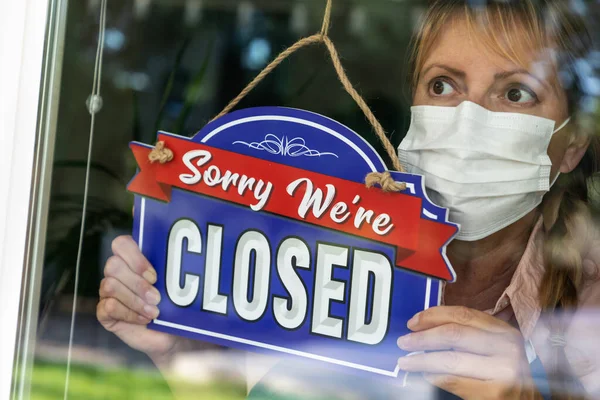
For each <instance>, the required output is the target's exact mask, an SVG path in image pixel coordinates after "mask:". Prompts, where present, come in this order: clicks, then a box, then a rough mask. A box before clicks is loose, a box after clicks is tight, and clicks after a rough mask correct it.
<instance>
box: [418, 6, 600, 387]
mask: <svg viewBox="0 0 600 400" xmlns="http://www.w3.org/2000/svg"><path fill="white" fill-rule="evenodd" d="M469 3H470V2H469V1H468V0H437V1H434V2H433V3H432V5H431V6H430V7H429V8H428V10H427V13H426V14H425V16H424V18H423V20H422V23H421V27H420V29H419V30H418V31H417V32H416V34H415V37H414V39H413V42H414V43H413V52H412V54H411V60H410V67H411V71H412V76H411V78H412V79H411V84H410V86H411V87H412V89H413V91H414V90H415V88H416V86H417V84H418V82H419V79H420V71H421V70H422V68H423V65H424V62H425V60H426V58H427V57H428V56H429V54H430V52H431V50H432V48H433V46H434V44H435V42H436V40H437V38H438V37H439V35H440V34H441V33H442V31H443V28H444V27H446V26H448V24H451V23H454V22H457V21H459V22H461V23H465V24H466V25H467V27H468V28H469V31H470V32H471V33H476V34H477V38H478V40H481V41H482V43H484V44H485V45H486V46H487V47H488V48H489V49H490V50H492V51H494V52H496V54H499V55H501V56H502V57H505V58H507V59H509V60H511V61H513V62H514V63H516V64H517V65H520V66H522V67H525V68H527V67H529V66H528V65H526V63H525V61H524V60H525V57H523V55H527V53H529V57H530V56H531V50H532V49H533V50H534V51H538V52H540V54H541V53H543V52H547V51H548V50H551V51H553V54H554V60H555V65H554V66H553V69H554V71H553V72H554V74H553V76H555V77H556V78H557V79H556V82H553V83H554V84H556V85H560V86H561V90H564V91H565V94H566V96H567V103H568V107H569V113H570V115H572V116H573V117H574V121H575V123H576V124H577V126H578V128H581V127H583V126H584V125H585V121H586V120H588V122H589V115H584V114H585V113H584V112H580V109H581V103H582V102H583V101H585V100H589V98H588V97H586V96H587V95H586V93H584V92H583V91H582V89H581V88H582V87H583V85H581V84H579V83H580V82H578V81H577V79H578V76H577V74H576V73H575V68H574V65H575V63H576V62H578V60H579V61H580V60H582V59H583V60H584V59H585V58H586V57H587V56H588V55H589V53H590V51H591V47H592V40H591V37H590V35H589V33H588V31H587V30H586V27H585V24H584V21H583V19H582V17H581V16H580V15H578V14H576V13H574V12H572V11H571V10H570V9H569V8H568V2H565V1H561V0H545V1H536V2H534V1H533V0H514V1H503V2H500V1H497V2H491V1H486V2H484V3H485V5H482V6H480V7H476V6H471V5H469ZM559 77H560V78H559ZM565 78H566V79H565ZM594 125H595V120H594V121H592V124H589V123H588V124H587V129H585V131H586V132H585V133H582V130H584V129H577V130H576V132H575V134H576V135H577V134H590V135H591V139H590V140H591V143H590V146H589V149H588V151H587V153H586V155H585V156H584V158H583V160H582V161H581V163H580V164H579V166H578V167H577V168H576V169H575V170H574V171H573V172H571V173H570V174H565V175H561V176H560V178H559V180H558V181H557V183H556V184H555V185H554V186H553V188H552V190H551V191H550V193H548V194H547V195H546V196H545V199H544V202H543V204H542V205H541V207H540V210H541V213H542V215H543V217H544V228H545V231H546V235H545V243H544V263H545V275H544V278H543V280H542V282H541V283H540V292H539V293H540V294H539V303H540V306H541V308H542V310H543V312H544V313H546V314H547V315H548V316H549V321H550V322H549V324H550V329H551V333H552V334H553V335H555V334H558V335H564V333H565V331H566V327H567V326H568V320H566V319H564V318H560V317H559V316H558V314H559V313H560V312H561V311H572V310H573V309H575V308H577V305H578V302H579V290H580V287H581V285H582V281H583V266H582V264H583V260H582V250H583V249H582V245H581V243H582V240H581V238H580V237H579V235H578V233H577V232H581V230H582V229H581V224H582V222H583V223H584V224H589V221H591V218H590V204H589V203H590V202H589V193H588V180H589V179H590V178H591V177H592V176H593V175H594V174H595V173H597V172H598V156H599V155H600V139H599V137H598V135H596V132H590V129H589V127H590V126H594ZM561 314H562V313H561ZM565 315H566V313H565ZM553 364H554V365H553V369H552V370H550V371H549V373H548V377H549V381H550V386H551V388H552V392H553V398H562V399H574V398H578V397H577V396H578V394H580V393H581V391H582V388H581V384H580V382H579V381H578V379H577V378H576V377H574V375H573V374H572V373H571V371H570V368H569V366H568V362H567V360H566V356H565V353H564V349H563V348H560V347H556V348H555V354H554V363H553Z"/></svg>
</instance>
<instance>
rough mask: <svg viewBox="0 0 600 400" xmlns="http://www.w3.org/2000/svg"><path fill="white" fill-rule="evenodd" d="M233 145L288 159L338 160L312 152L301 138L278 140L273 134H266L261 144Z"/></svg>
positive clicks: (335, 155)
mask: <svg viewBox="0 0 600 400" xmlns="http://www.w3.org/2000/svg"><path fill="white" fill-rule="evenodd" d="M233 144H243V145H245V146H248V147H249V148H251V149H254V150H260V151H266V152H269V153H271V154H279V155H282V156H288V157H302V156H304V157H321V156H333V157H335V158H339V157H338V156H337V154H334V153H329V152H324V153H321V152H319V151H317V150H312V149H310V148H308V146H306V141H305V140H304V139H303V138H300V137H296V138H293V139H289V138H288V137H287V136H284V137H282V138H279V137H277V136H275V135H273V134H268V135H267V136H265V139H264V140H263V141H262V142H252V143H247V142H242V141H236V142H233Z"/></svg>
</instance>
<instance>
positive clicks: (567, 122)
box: [552, 117, 571, 135]
mask: <svg viewBox="0 0 600 400" xmlns="http://www.w3.org/2000/svg"><path fill="white" fill-rule="evenodd" d="M569 122H571V117H569V118H567V119H566V120H565V122H563V123H562V124H561V125H560V126H559V127H558V128H557V129H555V130H554V132H552V134H553V135H554V134H555V133H556V132H558V131H560V130H562V129H563V128H564V127H565V126H567V125H568V124H569Z"/></svg>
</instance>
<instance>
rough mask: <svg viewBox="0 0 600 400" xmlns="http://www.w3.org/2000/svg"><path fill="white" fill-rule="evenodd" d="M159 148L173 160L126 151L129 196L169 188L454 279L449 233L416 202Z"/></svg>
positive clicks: (208, 150)
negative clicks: (369, 243)
mask: <svg viewBox="0 0 600 400" xmlns="http://www.w3.org/2000/svg"><path fill="white" fill-rule="evenodd" d="M158 140H160V141H164V142H165V146H166V147H167V148H169V149H170V150H172V151H173V154H174V158H173V160H172V161H170V162H168V163H166V164H160V163H151V162H150V161H149V160H148V154H149V153H150V151H151V150H152V149H151V148H150V147H147V146H143V145H141V144H132V145H131V149H132V151H133V153H134V156H135V158H136V161H137V163H138V165H139V167H140V172H139V173H138V174H137V175H136V177H135V178H134V179H133V180H132V181H131V183H130V184H129V187H128V189H129V190H130V191H131V192H134V193H137V194H140V195H142V196H145V197H150V198H153V199H157V200H162V201H166V202H168V201H170V197H171V190H172V188H173V187H175V188H179V189H184V190H187V191H190V192H195V193H198V194H200V195H204V196H209V197H212V198H216V199H221V200H225V201H228V202H231V203H235V204H239V205H241V206H247V207H250V208H251V209H252V210H254V211H256V212H266V213H271V214H275V215H279V216H282V217H286V218H291V219H294V220H297V221H301V222H305V223H309V224H313V225H316V226H321V227H324V228H328V229H334V230H336V231H341V232H345V233H348V234H351V235H356V236H360V237H363V238H366V239H370V240H375V241H377V242H381V243H385V244H388V245H390V246H393V247H394V248H396V265H397V266H398V267H400V268H405V269H408V270H411V271H414V272H418V273H420V274H425V275H428V276H431V277H434V278H439V279H444V280H452V279H453V276H452V274H451V272H450V269H449V268H448V266H447V264H446V261H445V260H444V257H443V253H442V249H443V247H444V246H445V244H446V243H447V242H448V241H449V239H450V238H451V237H452V235H454V233H455V230H456V228H455V227H454V226H452V225H448V224H444V223H440V222H435V221H431V220H428V219H424V218H421V208H422V200H421V199H420V198H418V197H415V196H411V195H407V194H402V193H385V192H383V191H382V190H381V189H378V188H372V189H369V188H367V187H366V186H365V185H364V184H360V183H357V182H352V181H347V180H344V179H339V178H336V177H332V176H327V175H323V174H319V173H315V172H311V171H307V170H303V169H299V168H295V167H291V166H289V165H284V164H278V163H273V162H269V161H265V160H262V159H258V158H254V157H250V156H246V155H242V154H237V153H233V152H230V151H225V150H220V149H217V148H214V147H210V146H207V145H204V144H200V143H194V142H192V141H190V140H187V139H184V138H178V137H173V136H167V135H163V134H161V135H159V138H158Z"/></svg>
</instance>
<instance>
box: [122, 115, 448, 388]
mask: <svg viewBox="0 0 600 400" xmlns="http://www.w3.org/2000/svg"><path fill="white" fill-rule="evenodd" d="M158 140H159V141H163V142H164V143H165V147H166V148H168V149H170V150H172V151H173V154H174V158H173V160H172V161H170V162H167V163H165V164H160V163H158V162H156V163H150V161H149V160H148V154H149V153H150V151H151V150H152V147H151V146H148V145H145V144H141V143H132V144H131V148H132V150H133V153H134V155H135V158H136V160H137V163H138V165H139V169H140V171H139V173H138V174H137V175H136V177H135V178H134V179H133V180H132V182H131V183H130V184H129V190H130V191H132V192H134V193H135V194H136V199H135V223H134V237H135V238H136V240H137V241H138V244H139V246H140V248H141V249H142V252H143V253H144V254H145V256H146V257H147V258H148V260H149V261H150V262H151V263H152V265H153V266H154V267H155V268H156V271H157V274H158V282H157V283H156V287H157V288H158V290H159V291H160V293H161V295H162V301H161V304H160V305H159V310H160V315H159V317H158V318H157V319H156V320H154V321H153V322H152V323H151V324H150V327H151V328H152V329H156V330H160V331H164V332H168V333H172V334H177V335H182V336H186V337H190V338H194V339H198V340H205V341H211V342H216V343H219V344H223V345H226V346H231V347H240V348H243V349H247V350H263V351H271V352H276V353H279V354H280V355H286V354H287V355H293V356H301V357H306V358H309V359H315V360H319V361H322V362H327V363H331V364H334V365H338V366H343V367H349V368H353V369H356V370H362V371H369V372H372V373H376V374H380V375H387V376H396V375H397V373H398V370H397V369H396V363H397V359H398V358H399V357H400V356H402V355H404V354H403V352H402V351H401V350H400V349H399V348H398V347H397V346H396V340H397V338H398V337H400V336H402V335H405V334H407V333H408V330H407V328H406V323H407V321H408V320H409V319H410V318H411V317H412V316H413V315H414V314H416V313H417V312H419V311H422V310H423V309H426V308H429V307H431V306H435V305H438V304H439V301H440V295H441V291H440V287H441V282H442V281H452V280H454V272H453V270H452V268H451V266H450V265H449V263H448V260H447V259H446V255H445V248H446V245H447V244H448V242H449V241H450V240H451V239H452V238H453V236H454V235H455V234H456V232H457V230H458V228H457V226H456V225H454V224H452V223H449V222H448V220H447V210H446V209H443V208H440V207H437V206H436V205H434V204H432V203H431V202H430V201H429V200H428V198H427V196H426V194H425V192H424V186H423V178H422V177H421V176H418V175H411V174H404V173H397V172H393V173H392V176H393V178H394V179H395V180H396V181H399V182H406V183H407V189H406V190H405V191H403V192H401V193H385V192H384V191H383V190H381V189H380V188H378V187H374V188H370V189H369V188H367V187H366V186H365V184H364V181H365V177H366V176H367V174H369V173H371V172H383V171H385V170H386V167H385V164H384V163H383V161H382V160H381V158H380V157H379V156H378V154H377V153H376V152H375V150H374V149H373V148H372V147H371V146H370V145H369V144H368V143H367V142H366V141H365V140H364V139H362V138H361V137H360V136H359V135H358V134H356V133H355V132H353V131H351V130H350V129H348V128H347V127H345V126H343V125H341V124H339V123H338V122H336V121H333V120H331V119H329V118H326V117H323V116H320V115H317V114H314V113H310V112H307V111H301V110H295V109H288V108H276V107H266V108H252V109H246V110H241V111H237V112H233V113H231V114H228V115H226V116H225V117H222V118H220V119H218V120H216V121H214V122H212V123H210V124H208V125H207V126H206V127H205V128H204V129H203V130H202V131H200V132H199V133H198V134H197V135H196V136H194V137H193V138H191V139H188V138H184V137H181V136H177V135H173V134H169V133H159V134H158Z"/></svg>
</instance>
